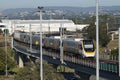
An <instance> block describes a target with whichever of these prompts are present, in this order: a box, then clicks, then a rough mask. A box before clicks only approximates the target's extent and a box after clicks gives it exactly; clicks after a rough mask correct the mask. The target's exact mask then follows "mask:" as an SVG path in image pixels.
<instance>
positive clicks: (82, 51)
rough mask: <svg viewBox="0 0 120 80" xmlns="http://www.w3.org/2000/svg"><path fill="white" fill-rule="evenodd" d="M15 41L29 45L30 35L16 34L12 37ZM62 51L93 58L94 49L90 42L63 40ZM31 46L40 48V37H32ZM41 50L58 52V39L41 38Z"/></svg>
mask: <svg viewBox="0 0 120 80" xmlns="http://www.w3.org/2000/svg"><path fill="white" fill-rule="evenodd" d="M14 38H15V39H17V40H19V41H21V42H24V43H26V44H29V45H30V35H29V34H27V33H19V34H18V33H17V34H15V36H14ZM62 42H63V44H62V45H63V51H64V52H68V53H72V54H78V55H82V56H83V57H94V56H95V47H94V44H93V41H92V40H88V39H87V40H79V41H76V40H73V39H64V40H63V41H62ZM32 46H33V47H34V48H36V49H39V46H40V36H39V35H35V34H34V35H32ZM42 46H43V48H49V49H53V50H60V39H58V38H57V39H56V38H54V37H43V38H42Z"/></svg>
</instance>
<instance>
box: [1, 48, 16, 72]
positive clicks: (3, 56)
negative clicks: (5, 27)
mask: <svg viewBox="0 0 120 80" xmlns="http://www.w3.org/2000/svg"><path fill="white" fill-rule="evenodd" d="M10 51H12V49H11V48H8V51H7V53H8V57H7V59H8V61H7V63H8V64H7V65H8V70H10V69H12V68H14V67H15V61H14V60H13V59H12V57H13V56H10V55H9V54H11V53H10ZM5 66H6V53H5V51H4V48H0V71H1V72H5V68H6V67H5ZM1 72H0V73H1Z"/></svg>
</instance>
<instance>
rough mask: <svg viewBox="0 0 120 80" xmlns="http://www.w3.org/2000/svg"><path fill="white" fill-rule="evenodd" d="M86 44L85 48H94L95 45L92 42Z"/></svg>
mask: <svg viewBox="0 0 120 80" xmlns="http://www.w3.org/2000/svg"><path fill="white" fill-rule="evenodd" d="M84 46H85V48H93V45H91V44H87V45H84Z"/></svg>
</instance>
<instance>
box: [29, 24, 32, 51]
mask: <svg viewBox="0 0 120 80" xmlns="http://www.w3.org/2000/svg"><path fill="white" fill-rule="evenodd" d="M29 33H30V52H32V32H31V24H30V25H29Z"/></svg>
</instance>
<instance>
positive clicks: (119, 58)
mask: <svg viewBox="0 0 120 80" xmlns="http://www.w3.org/2000/svg"><path fill="white" fill-rule="evenodd" d="M118 42H119V45H118V46H119V56H118V60H119V77H120V28H119V41H118Z"/></svg>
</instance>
